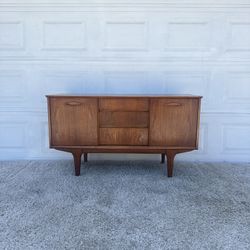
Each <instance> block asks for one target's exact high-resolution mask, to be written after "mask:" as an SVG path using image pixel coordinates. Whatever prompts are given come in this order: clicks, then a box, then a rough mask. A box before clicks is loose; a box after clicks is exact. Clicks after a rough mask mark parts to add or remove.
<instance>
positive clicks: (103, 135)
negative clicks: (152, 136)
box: [100, 128, 148, 146]
mask: <svg viewBox="0 0 250 250" xmlns="http://www.w3.org/2000/svg"><path fill="white" fill-rule="evenodd" d="M100 145H120V146H122V145H134V146H136V145H148V129H147V128H100Z"/></svg>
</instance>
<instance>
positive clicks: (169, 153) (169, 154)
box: [167, 150, 176, 177]
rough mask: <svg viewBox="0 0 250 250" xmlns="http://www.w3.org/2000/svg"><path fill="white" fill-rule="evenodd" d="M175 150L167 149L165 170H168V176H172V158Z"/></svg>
mask: <svg viewBox="0 0 250 250" xmlns="http://www.w3.org/2000/svg"><path fill="white" fill-rule="evenodd" d="M175 155H176V152H175V151H172V150H170V151H167V170H168V177H172V176H173V169H174V158H175Z"/></svg>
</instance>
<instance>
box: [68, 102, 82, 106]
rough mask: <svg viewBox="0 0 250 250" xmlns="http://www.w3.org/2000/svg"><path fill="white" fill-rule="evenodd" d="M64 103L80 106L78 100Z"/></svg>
mask: <svg viewBox="0 0 250 250" xmlns="http://www.w3.org/2000/svg"><path fill="white" fill-rule="evenodd" d="M66 105H69V106H80V105H81V103H80V102H66Z"/></svg>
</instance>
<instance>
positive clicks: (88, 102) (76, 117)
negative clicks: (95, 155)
mask: <svg viewBox="0 0 250 250" xmlns="http://www.w3.org/2000/svg"><path fill="white" fill-rule="evenodd" d="M97 107H98V106H97V98H80V97H77V98H72V97H71V98H67V97H65V98H62V97H61V98H55V97H54V98H51V99H50V117H51V144H52V146H78V145H97V141H98V140H97V133H98V129H97Z"/></svg>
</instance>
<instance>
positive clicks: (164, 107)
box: [149, 98, 199, 147]
mask: <svg viewBox="0 0 250 250" xmlns="http://www.w3.org/2000/svg"><path fill="white" fill-rule="evenodd" d="M198 112H199V100H198V99H190V98H189V99H184V98H182V99H173V98H171V99H170V98H169V99H168V98H162V99H153V98H152V99H151V101H150V139H149V144H150V145H151V146H183V147H196V140H197V123H198Z"/></svg>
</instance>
